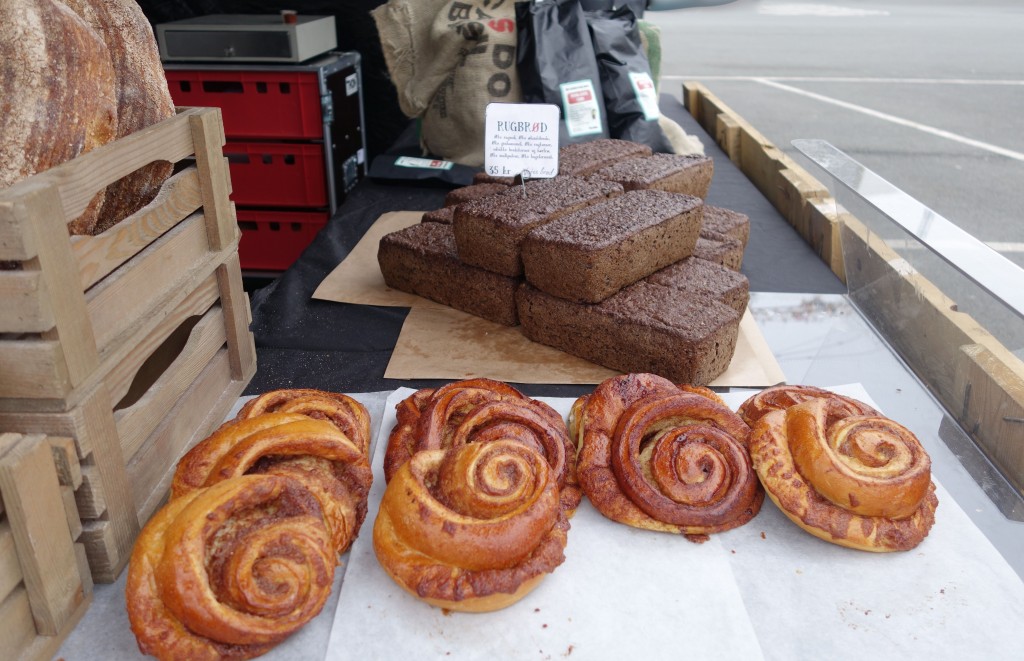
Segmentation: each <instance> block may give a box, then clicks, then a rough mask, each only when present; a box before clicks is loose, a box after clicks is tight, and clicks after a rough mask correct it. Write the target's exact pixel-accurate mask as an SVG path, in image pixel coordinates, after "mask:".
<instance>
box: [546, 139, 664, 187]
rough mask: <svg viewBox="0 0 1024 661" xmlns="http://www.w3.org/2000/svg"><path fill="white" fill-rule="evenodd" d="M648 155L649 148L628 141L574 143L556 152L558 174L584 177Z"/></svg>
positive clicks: (607, 140) (610, 140) (609, 140)
mask: <svg viewBox="0 0 1024 661" xmlns="http://www.w3.org/2000/svg"><path fill="white" fill-rule="evenodd" d="M650 155H651V148H650V147H648V146H647V145H642V144H639V143H636V142H629V141H628V140H615V139H610V138H609V139H602V140H591V141H590V142H576V143H573V144H569V145H565V146H564V147H562V148H561V149H559V150H558V174H570V175H575V176H577V177H585V176H587V175H589V174H592V173H594V172H596V171H598V170H600V169H601V168H604V167H608V166H609V165H613V164H615V163H618V162H620V161H625V160H628V159H631V158H642V157H645V156H650Z"/></svg>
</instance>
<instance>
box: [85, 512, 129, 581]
mask: <svg viewBox="0 0 1024 661" xmlns="http://www.w3.org/2000/svg"><path fill="white" fill-rule="evenodd" d="M79 540H80V541H81V542H82V544H83V545H84V546H85V555H86V559H88V561H89V570H90V571H91V572H92V578H93V580H94V581H96V582H97V583H113V582H114V581H115V580H117V575H118V574H119V573H120V572H121V568H122V567H123V566H124V563H122V562H121V551H120V549H119V548H118V543H117V538H116V536H115V534H114V526H113V525H111V523H110V521H106V520H104V519H99V520H97V521H82V536H81V537H79Z"/></svg>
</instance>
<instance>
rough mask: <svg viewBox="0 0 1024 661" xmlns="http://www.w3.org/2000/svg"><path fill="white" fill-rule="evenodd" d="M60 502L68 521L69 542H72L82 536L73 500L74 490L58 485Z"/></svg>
mask: <svg viewBox="0 0 1024 661" xmlns="http://www.w3.org/2000/svg"><path fill="white" fill-rule="evenodd" d="M60 500H61V503H63V505H64V514H65V516H66V517H67V519H68V531H69V532H70V533H71V540H72V541H74V540H76V539H78V538H79V537H80V536H81V535H82V519H81V517H80V516H79V515H78V502H77V501H76V500H75V490H74V489H72V488H71V487H67V486H64V485H63V484H62V485H60Z"/></svg>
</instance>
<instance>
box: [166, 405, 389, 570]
mask: <svg viewBox="0 0 1024 661" xmlns="http://www.w3.org/2000/svg"><path fill="white" fill-rule="evenodd" d="M247 473H263V474H267V475H280V476H284V477H290V478H292V479H294V480H296V481H298V482H299V483H301V484H302V485H303V486H305V487H306V488H307V489H309V490H310V491H311V492H312V493H313V494H314V495H315V496H316V498H317V499H318V500H319V501H320V506H321V507H322V509H323V511H324V518H325V519H326V521H327V524H328V529H329V530H330V533H331V539H332V541H333V543H334V545H335V548H336V549H337V552H338V553H342V552H344V551H345V550H346V549H347V548H348V547H349V545H350V544H351V543H352V540H353V539H355V536H356V535H357V534H358V532H359V528H360V526H361V525H362V523H363V519H364V518H365V517H366V496H367V494H368V493H369V490H370V484H371V482H372V480H373V475H372V473H371V471H370V465H369V462H368V460H367V458H366V455H365V454H363V452H362V450H361V449H360V448H358V447H356V445H355V444H354V443H353V442H352V441H351V440H350V439H349V438H348V437H347V436H346V435H345V434H343V433H342V432H340V431H339V430H338V428H337V427H335V426H334V425H333V424H331V423H330V422H327V421H326V420H316V419H314V418H310V417H308V416H306V415H302V414H299V413H264V414H262V415H259V416H255V417H253V418H249V419H246V420H233V421H231V422H226V423H224V424H223V425H221V426H220V428H219V429H217V431H215V432H214V433H213V434H212V435H210V436H209V437H208V438H206V439H205V440H203V441H201V442H200V443H199V444H197V445H196V446H195V447H194V448H192V449H191V450H189V451H188V453H186V454H185V456H184V457H182V458H181V461H180V462H178V467H177V470H176V471H175V473H174V478H173V481H172V483H171V497H172V498H180V497H181V496H183V495H185V494H187V493H189V492H191V491H193V490H194V489H199V488H202V487H208V486H211V485H213V484H216V483H217V482H220V481H221V480H224V479H227V478H231V477H236V476H239V475H244V474H247Z"/></svg>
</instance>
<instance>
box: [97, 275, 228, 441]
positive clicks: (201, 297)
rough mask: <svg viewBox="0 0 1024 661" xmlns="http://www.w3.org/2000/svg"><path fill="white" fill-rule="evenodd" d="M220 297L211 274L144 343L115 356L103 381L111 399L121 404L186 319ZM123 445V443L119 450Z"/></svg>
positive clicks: (200, 313)
mask: <svg viewBox="0 0 1024 661" xmlns="http://www.w3.org/2000/svg"><path fill="white" fill-rule="evenodd" d="M186 291H187V290H186ZM219 294H220V292H219V290H218V289H217V278H216V277H215V276H214V275H212V274H211V275H210V276H209V277H208V278H206V279H205V280H203V281H202V283H201V284H200V285H198V286H197V287H196V288H195V289H194V290H193V291H191V292H189V293H188V295H187V296H186V297H185V299H184V300H183V301H182V302H181V303H179V304H178V305H176V306H175V308H174V311H173V312H172V313H171V314H168V315H167V316H166V317H165V318H164V319H163V320H161V321H160V323H159V325H157V326H156V328H154V329H153V330H152V331H150V333H149V335H147V336H146V338H145V339H144V340H142V341H140V342H138V344H136V345H134V346H131V347H129V349H130V350H129V351H128V352H127V353H125V354H124V356H123V357H121V356H118V363H117V366H116V367H114V368H113V369H112V370H111V371H110V373H109V375H108V376H107V378H106V385H107V389H108V391H109V392H110V398H111V399H112V400H113V401H115V402H120V401H121V399H122V398H123V397H124V396H125V395H126V394H127V393H128V391H129V390H130V389H131V388H132V384H133V382H134V381H135V379H136V377H137V376H138V373H139V369H140V368H141V367H142V366H143V364H144V363H145V362H146V360H148V359H149V357H150V356H151V355H152V354H153V352H154V351H156V350H158V349H159V347H160V346H161V345H162V344H163V343H164V342H165V341H167V339H168V338H169V337H170V336H171V335H172V334H174V332H175V331H176V329H177V328H179V327H180V326H181V324H182V323H184V322H185V321H186V320H187V319H189V317H193V316H199V315H202V314H204V313H205V312H206V311H207V310H209V309H210V308H211V307H212V306H213V304H214V303H215V302H216V301H217V297H218V295H219ZM159 417H162V416H157V418H159ZM124 445H125V443H124V442H123V439H122V446H124ZM125 456H131V453H130V452H128V453H126V454H125Z"/></svg>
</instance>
